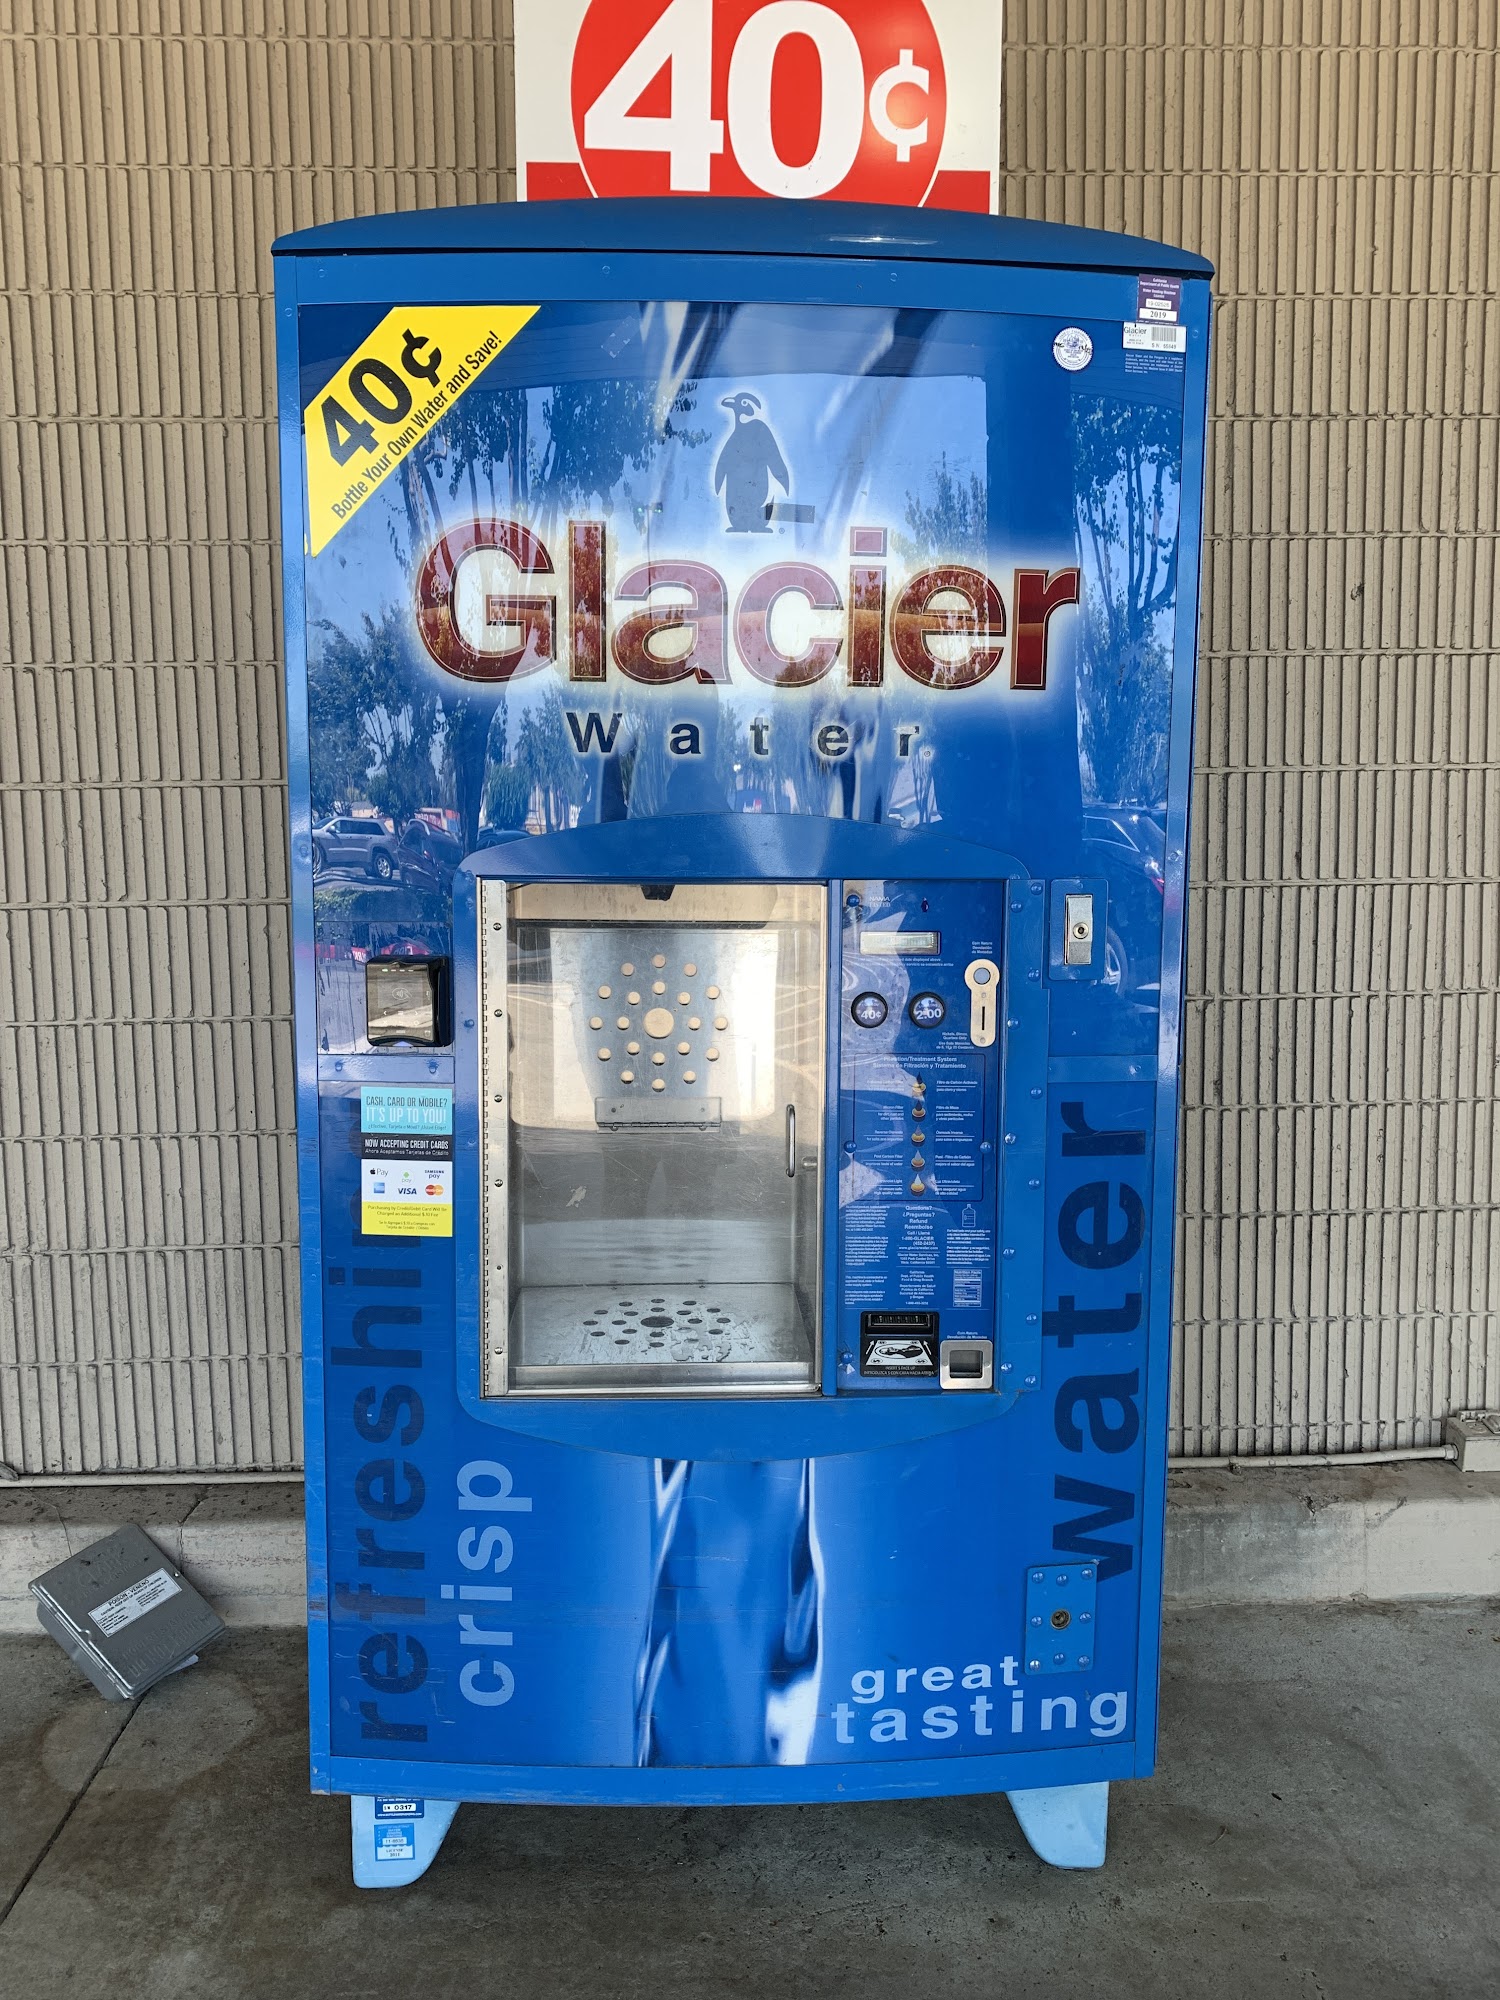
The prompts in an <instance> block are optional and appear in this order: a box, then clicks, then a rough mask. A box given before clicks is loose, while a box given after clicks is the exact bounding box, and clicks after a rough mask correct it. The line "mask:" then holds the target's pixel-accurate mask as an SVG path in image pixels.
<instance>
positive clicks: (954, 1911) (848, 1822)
mask: <svg viewBox="0 0 1500 2000" xmlns="http://www.w3.org/2000/svg"><path fill="white" fill-rule="evenodd" d="M1164 1693H1165V1717H1164V1730H1163V1742H1164V1757H1163V1767H1162V1771H1161V1774H1160V1775H1159V1776H1158V1777H1156V1778H1155V1779H1152V1780H1150V1781H1149V1782H1145V1783H1137V1784H1133V1785H1121V1786H1117V1787H1116V1788H1115V1793H1114V1801H1113V1810H1112V1822H1111V1827H1110V1860H1109V1863H1108V1866H1107V1867H1106V1868H1105V1869H1104V1870H1102V1871H1101V1872H1100V1873H1098V1874H1093V1875H1076V1874H1059V1873H1056V1872H1053V1871H1050V1870H1048V1869H1045V1868H1043V1867H1042V1866H1041V1865H1040V1864H1039V1863H1038V1862H1036V1861H1034V1860H1033V1859H1032V1857H1031V1855H1030V1853H1029V1851H1028V1849H1027V1848H1026V1846H1025V1843H1024V1842H1023V1840H1022V1839H1021V1837H1020V1833H1019V1831H1018V1829H1017V1827H1016V1825H1015V1822H1014V1820H1013V1818H1012V1816H1011V1813H1010V1811H1009V1808H1008V1807H1007V1806H1006V1805H1005V1803H1004V1801H1003V1800H1000V1799H967V1800H957V1801H928V1802H923V1803H920V1804H896V1805H848V1806H835V1807H788V1808H760V1809H745V1810H740V1811H702V1812H675V1811H665V1810H661V1811H651V1812H626V1811H615V1812H607V1811H586V1810H563V1811H546V1810H539V1809H536V1808H525V1809H521V1808H515V1809H511V1808H501V1807H477V1806H469V1807H465V1808H464V1809H463V1810H462V1811H461V1812H460V1814H459V1817H458V1821H457V1823H456V1825H455V1827H454V1830H453V1832H452V1833H451V1834H450V1836H449V1839H448V1843H447V1846H446V1847H445V1849H444V1851H443V1852H442V1854H441V1855H440V1856H439V1857H438V1860H437V1862H436V1863H435V1865H434V1867H433V1869H432V1872H431V1874H430V1875H429V1876H428V1877H427V1878H426V1879H425V1880H424V1881H423V1882H421V1883H419V1884H417V1885H416V1886H415V1887H414V1888H411V1889H407V1890H402V1891H395V1892H387V1893H385V1894H380V1895H370V1894H364V1895H361V1894H358V1893H357V1892H356V1891H355V1890H354V1889H353V1888H352V1887H351V1886H350V1883H349V1874H348V1870H349V1838H348V1810H347V1807H346V1806H345V1805H344V1804H343V1803H342V1801H334V1800H329V1799H313V1798H311V1797H309V1796H308V1795H307V1792H306V1788H305V1779H304V1763H305V1745H304V1735H303V1723H302V1705H303V1685H302V1661H301V1650H300V1646H299V1644H298V1641H297V1639H296V1637H295V1636H294V1635H292V1634H289V1633H240V1634H236V1635H235V1636H233V1637H231V1638H230V1639H228V1640H226V1641H225V1642H224V1643H223V1644H221V1645H220V1646H219V1647H218V1648H217V1650H216V1651H215V1652H214V1653H212V1654H211V1655H210V1656H208V1657H207V1658H206V1659H205V1660H204V1662H203V1663H202V1664H201V1665H200V1666H198V1667H195V1668H192V1669H190V1670H189V1671H188V1672H187V1673H185V1674H183V1675H181V1676H180V1677H178V1678H176V1679H174V1680H171V1681H168V1682H165V1683H163V1684H162V1685H160V1686H159V1687H157V1688H155V1689H153V1690H152V1691H151V1693H150V1694H148V1695H147V1696H146V1698H145V1699H144V1700H143V1701H142V1702H141V1703H140V1704H139V1705H138V1707H137V1708H136V1709H135V1710H134V1711H133V1712H132V1711H125V1710H122V1709H117V1708H115V1707H114V1706H113V1705H111V1704H106V1703H105V1702H103V1701H101V1700H100V1699H99V1697H98V1696H97V1695H95V1694H94V1693H93V1691H92V1690H91V1689H89V1688H88V1687H86V1686H85V1685H84V1684H83V1682H82V1681H81V1680H80V1679H79V1678H78V1677H77V1676H76V1675H75V1674H74V1671H73V1669H72V1668H71V1667H70V1666H69V1664H68V1662H67V1661H66V1660H65V1659H64V1658H63V1656H62V1654H61V1653H60V1652H59V1651H58V1650H57V1649H56V1648H55V1647H54V1646H53V1645H52V1644H51V1643H50V1641H47V1640H45V1639H38V1640H30V1639H8V1640H5V1641H4V1642H3V1644H0V1797H3V1799H4V1801H5V1808H4V1811H3V1812H0V1910H4V1911H6V1914H5V1915H4V1917H3V1919H0V1992H3V1993H5V1994H7V1995H8V1994H16V1995H18V1996H19V1995H22V1994H24V1995H26V1996H27V2000H54V1996H60V1995H63V1994H67V1995H68V1996H69V2000H90V1996H93V1995H99V1996H104V1995H109V1996H111V2000H134V1996H137V1995H139V1996H142V2000H145V1996H150V2000H178V1996H181V1997H182V2000H221V1996H222V2000H228V1996H234V2000H241V1996H246V1997H247V2000H248V1996H265V1997H266V2000H300V1996H302V1995H308V1996H314V1995H316V1996H319V2000H325V1997H326V2000H343V1996H346V1995H347V1996H350V2000H354V1996H359V2000H368V1997H369V1996H384V1995H412V1996H419V2000H425V1997H426V1996H429V1995H430V1996H448V1995H459V1994H462V1995H465V1996H481V1995H488V1994H504V1995H506V1996H508V2000H529V1997H530V1996H533V1995H537V1996H541V1995H546V1996H548V2000H554V1996H555V2000H569V1997H570V1996H575V1995H576V1996H582V1995H588V1996H590V2000H598V1996H604V1995H608V1996H616V1995H619V1996H624V1995H642V1996H646V1995H650V1996H653V2000H654V1997H655V1996H660V1995H679V1994H681V1995H691V1996H698V1995H713V1994H721V1993H722V1994H753V1995H761V1994H766V1995H774V1996H776V2000H782V1996H800V1995H808V1996H817V1997H818V2000H842V1996H846V1995H847V1996H850V2000H853V1996H856V1995H857V1996H859V2000H886V1996H889V2000H924V1997H925V1996H927V1995H933V1996H937V1995H942V1996H958V2000H963V1996H969V1995H973V1996H976V2000H977V1996H981V1995H983V1996H985V2000H1000V1996H1004V2000H1028V1996H1032V1995H1037V1996H1041V1995H1046V1996H1048V2000H1087V1996H1092V1995H1096V1994H1097V1995H1101V1996H1103V1995H1106V1994H1107V1995H1109V1996H1111V2000H1128V1996H1135V1995H1151V1996H1154V1997H1155V1996H1166V2000H1175V1996H1177V1995H1188V1994H1196V1993H1200V1992H1202V1993H1205V1994H1209V1995H1211V1996H1212V1997H1213V2000H1238V1997H1239V1996H1241V1995H1245V1996H1249V1995H1255V1996H1257V2000H1262V1996H1263V1997H1264V2000H1274V1996H1279V1995H1283V1994H1295V1995H1299V1996H1302V1995H1305V1996H1309V2000H1343V1996H1349V2000H1380V1996H1385V1995H1390V1996H1393V2000H1417V1996H1422V1995H1444V1996H1447V1995H1456V1994H1463V1995H1471V1994H1490V1993H1494V1992H1496V1991H1500V1914H1497V1886H1500V1606H1497V1605H1495V1604H1483V1605H1476V1604H1467V1605H1465V1604H1459V1605H1443V1606H1430V1607H1418V1606H1405V1607H1402V1608H1399V1609H1393V1608H1380V1607H1364V1608H1360V1607H1349V1606H1340V1607H1337V1608H1331V1609H1325V1610H1318V1609H1313V1608H1308V1607H1296V1608H1290V1609H1289V1608H1281V1609H1269V1608H1260V1609H1251V1610H1234V1611H1204V1610H1195V1611H1192V1612H1185V1613H1178V1614H1175V1615H1174V1616H1173V1617H1172V1619H1171V1620H1170V1621H1169V1626H1168V1644H1167V1651H1166V1681H1165V1690H1164Z"/></svg>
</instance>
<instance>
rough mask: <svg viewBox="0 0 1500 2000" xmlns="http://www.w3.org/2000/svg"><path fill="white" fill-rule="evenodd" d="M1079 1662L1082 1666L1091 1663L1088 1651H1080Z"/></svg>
mask: <svg viewBox="0 0 1500 2000" xmlns="http://www.w3.org/2000/svg"><path fill="white" fill-rule="evenodd" d="M1078 1664H1079V1666H1080V1667H1086V1666H1087V1665H1088V1664H1089V1656H1088V1654H1087V1653H1080V1654H1079V1655H1078Z"/></svg>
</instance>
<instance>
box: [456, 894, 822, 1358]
mask: <svg viewBox="0 0 1500 2000" xmlns="http://www.w3.org/2000/svg"><path fill="white" fill-rule="evenodd" d="M480 924H481V951H480V964H481V968H482V980H483V992H482V1016H481V1018H482V1020H483V1024H484V1026H483V1034H482V1051H483V1052H482V1057H481V1070H482V1092H481V1102H482V1107H483V1116H482V1121H481V1123H482V1132H481V1146H482V1156H483V1159H484V1163H485V1192H484V1203H483V1215H484V1262H483V1269H484V1274H485V1275H484V1285H485V1296H484V1301H483V1307H484V1310H483V1322H484V1328H485V1379H484V1393H485V1394H486V1395H491V1396H496V1395H504V1394H508V1393H513V1392H522V1393H532V1394H570V1395H580V1394H611V1395H618V1394H653V1393H654V1394H663V1395H682V1394H735V1393H738V1394H745V1395H766V1394H793V1393H797V1392H801V1393H804V1394H805V1393H807V1392H809V1391H810V1390H812V1389H814V1388H815V1387H816V1384H817V1380H818V1366H817V1361H818V1353H819V1323H820V1294H821V1276H822V1205H823V1203H822V1190H823V1117H824V1090H825V1078H824V1038H825V982H826V961H827V934H828V933H827V890H826V888H825V887H824V886H823V885H822V884H807V883H730V884H723V883H717V884H698V883H693V884H687V883H682V884H675V885H674V884H669V883H650V884H627V883H526V884H521V885H507V884H505V883H502V882H485V883H482V884H481V895H480Z"/></svg>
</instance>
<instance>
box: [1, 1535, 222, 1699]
mask: <svg viewBox="0 0 1500 2000" xmlns="http://www.w3.org/2000/svg"><path fill="white" fill-rule="evenodd" d="M31 1594H32V1596H33V1597H34V1598H35V1599H36V1605H37V1616H38V1617H39V1618H40V1619H41V1621H42V1624H43V1626H44V1628H45V1629H46V1630H47V1631H48V1632H50V1633H51V1635H52V1637H53V1638H54V1639H55V1640H56V1641H57V1643H58V1644H59V1645H60V1646H61V1647H62V1649H63V1651H64V1652H65V1653H66V1654H67V1655H68V1657H69V1658H70V1659H71V1660H73V1661H74V1662H75V1664H76V1665H78V1666H80V1667H81V1668H82V1669H83V1671H84V1672H85V1673H86V1674H87V1675H88V1677H89V1679H90V1680H91V1681H92V1682H93V1683H94V1686H95V1687H96V1688H98V1690H99V1692H100V1693H101V1694H102V1695H105V1696H107V1697H108V1699H109V1700H111V1701H133V1700H134V1699H135V1697H136V1696H137V1695H141V1694H144V1693H145V1691H146V1689H147V1688H149V1687H151V1686H153V1685H154V1683H155V1682H157V1681H159V1680H162V1679H164V1678H165V1677H166V1675H168V1674H171V1673H175V1672H176V1671H177V1669H178V1668H179V1667H186V1666H190V1665H191V1664H192V1662H193V1661H194V1660H195V1659H196V1658H197V1656H198V1653H199V1651H200V1649H201V1648H202V1647H204V1646H206V1645H207V1644H208V1643H209V1642H210V1640H213V1639H217V1638H218V1636H219V1634H220V1633H221V1632H222V1631H223V1630H224V1621H223V1619H222V1618H220V1616H219V1614H218V1613H217V1612H216V1611H215V1610H214V1608H213V1606H212V1605H211V1604H210V1603H209V1602H208V1600H207V1599H206V1598H205V1597H203V1596H201V1595H200V1593H199V1592H198V1591H196V1590H195V1589H194V1588H193V1586H192V1584H191V1583H189V1582H188V1580H187V1578H186V1577H185V1576H184V1575H183V1573H182V1571H181V1570H180V1569H179V1568H178V1567H177V1565H176V1563H174V1562H173V1561H172V1559H171V1557H170V1556H168V1555H166V1554H164V1553H163V1551H162V1550H161V1549H159V1548H158V1547H157V1545H156V1543H155V1542H153V1541H152V1539H151V1537H150V1536H149V1535H148V1534H147V1533H146V1532H145V1531H144V1529H141V1528H137V1527H135V1526H134V1525H132V1526H130V1527H125V1528H119V1529H117V1530H116V1531H115V1533H114V1534H112V1535H107V1536H106V1537H105V1538H104V1540H103V1541H102V1542H95V1543H93V1544H92V1545H91V1546H90V1547H89V1548H86V1549H83V1550H82V1551H80V1553H79V1554H78V1555H76V1556H69V1557H68V1559H67V1560H66V1562H60V1563H59V1564H58V1565H57V1567H56V1568H55V1569H49V1570H48V1571H47V1572H46V1573H45V1574H44V1575H42V1576H39V1577H37V1578H36V1579H35V1581H34V1582H33V1583H32V1585H31Z"/></svg>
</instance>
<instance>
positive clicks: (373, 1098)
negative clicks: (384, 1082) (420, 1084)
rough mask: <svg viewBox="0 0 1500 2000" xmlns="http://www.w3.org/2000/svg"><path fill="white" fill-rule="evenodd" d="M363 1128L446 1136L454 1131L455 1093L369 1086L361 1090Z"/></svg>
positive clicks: (433, 1136) (405, 1133)
mask: <svg viewBox="0 0 1500 2000" xmlns="http://www.w3.org/2000/svg"><path fill="white" fill-rule="evenodd" d="M359 1129H360V1131H361V1132H393V1133H399V1134H402V1135H411V1136H413V1137H416V1136H420V1137H423V1138H445V1137H447V1136H448V1135H449V1134H450V1133H451V1132H452V1130H453V1092H452V1091H451V1090H422V1089H415V1088H408V1089H405V1090H400V1089H392V1088H386V1087H384V1086H382V1087H381V1088H379V1089H375V1088H372V1087H370V1086H368V1085H366V1086H364V1087H362V1088H361V1090H360V1093H359Z"/></svg>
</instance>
